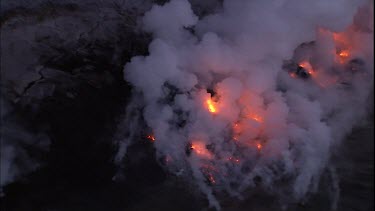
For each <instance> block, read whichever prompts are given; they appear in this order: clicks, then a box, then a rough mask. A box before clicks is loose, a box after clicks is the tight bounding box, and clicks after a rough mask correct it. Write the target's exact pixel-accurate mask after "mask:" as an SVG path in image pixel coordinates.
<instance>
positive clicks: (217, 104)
mask: <svg viewBox="0 0 375 211" xmlns="http://www.w3.org/2000/svg"><path fill="white" fill-rule="evenodd" d="M372 11H373V4H372V3H370V1H362V0H355V1H353V0H332V1H326V0H317V1H297V0H288V1H246V0H230V1H229V0H226V1H224V2H223V5H222V8H220V9H218V11H217V12H215V13H213V14H210V15H207V16H204V17H203V18H200V19H199V18H198V17H197V16H196V15H195V14H194V13H193V11H192V9H191V6H190V3H189V2H188V1H187V0H171V1H170V2H168V3H166V4H164V5H163V6H159V5H154V6H153V7H152V9H151V10H150V11H148V12H147V13H146V14H145V15H144V17H143V19H142V23H143V29H144V30H145V31H148V32H151V33H152V34H153V37H154V40H153V41H152V43H151V44H150V46H149V55H148V56H137V57H134V58H132V60H131V62H130V63H128V64H127V65H126V66H125V69H124V77H125V79H126V80H127V81H129V82H130V83H131V84H132V85H133V86H134V87H135V92H134V94H133V99H134V102H136V104H137V106H136V107H142V108H143V114H142V115H143V118H144V119H145V121H146V124H147V125H148V126H149V127H150V128H151V129H152V134H153V136H154V137H155V139H156V140H155V141H154V147H155V148H156V150H157V156H158V157H159V158H160V160H163V162H164V163H165V166H166V168H167V169H168V170H169V171H170V172H171V173H174V174H176V175H179V176H181V177H185V178H186V179H187V180H193V181H194V183H195V184H196V185H197V187H199V188H200V190H201V191H202V192H203V193H205V194H206V195H207V198H208V200H209V202H210V205H211V206H212V207H216V208H217V209H220V203H219V201H220V193H229V194H230V195H232V196H237V197H241V195H242V194H243V192H244V191H245V190H249V189H251V188H253V187H255V186H258V185H261V186H262V187H263V188H264V189H267V190H270V191H271V192H274V193H276V194H280V195H288V194H290V196H291V198H292V199H291V200H297V201H299V200H303V199H304V198H305V197H306V195H307V194H308V193H311V192H314V191H316V189H317V185H318V183H319V177H320V175H321V174H322V172H323V171H324V170H325V169H326V167H327V165H328V164H329V158H330V154H331V151H332V147H334V146H337V145H338V144H340V141H341V140H342V139H343V138H344V137H345V135H347V134H348V133H349V132H350V131H351V129H352V128H353V126H355V125H356V124H358V123H359V122H360V120H361V119H363V118H364V116H365V115H366V106H367V104H368V97H369V95H370V93H371V91H372V86H373V81H372V78H373V61H372V58H373V47H372V46H373V39H372V36H373V28H372V26H373V23H372V20H373V12H372ZM133 129H134V128H133ZM127 140H128V139H127ZM126 145H127V144H123V145H122V146H126ZM125 151H126V150H124V149H121V152H120V153H119V154H121V153H125ZM118 156H119V157H122V155H118Z"/></svg>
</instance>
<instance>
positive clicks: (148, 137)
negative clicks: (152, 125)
mask: <svg viewBox="0 0 375 211" xmlns="http://www.w3.org/2000/svg"><path fill="white" fill-rule="evenodd" d="M146 138H147V139H148V140H150V141H151V142H154V141H155V137H154V136H153V135H148V136H146Z"/></svg>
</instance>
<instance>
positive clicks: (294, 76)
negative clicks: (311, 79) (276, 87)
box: [289, 72, 297, 78]
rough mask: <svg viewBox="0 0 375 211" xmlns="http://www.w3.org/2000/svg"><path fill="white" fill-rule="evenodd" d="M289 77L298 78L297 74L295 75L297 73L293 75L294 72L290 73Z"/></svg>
mask: <svg viewBox="0 0 375 211" xmlns="http://www.w3.org/2000/svg"><path fill="white" fill-rule="evenodd" d="M289 75H290V77H292V78H297V74H295V73H293V72H291V73H289Z"/></svg>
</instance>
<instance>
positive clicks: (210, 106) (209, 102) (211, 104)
mask: <svg viewBox="0 0 375 211" xmlns="http://www.w3.org/2000/svg"><path fill="white" fill-rule="evenodd" d="M206 104H207V108H208V111H210V112H211V113H216V112H217V109H216V107H215V105H214V102H213V101H212V99H211V98H210V99H207V100H206Z"/></svg>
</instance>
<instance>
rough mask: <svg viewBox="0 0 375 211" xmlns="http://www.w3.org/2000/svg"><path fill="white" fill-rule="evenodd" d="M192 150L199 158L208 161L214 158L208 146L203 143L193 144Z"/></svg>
mask: <svg viewBox="0 0 375 211" xmlns="http://www.w3.org/2000/svg"><path fill="white" fill-rule="evenodd" d="M190 149H191V150H192V151H193V152H195V154H196V155H198V157H201V158H207V159H210V158H212V154H211V152H209V151H208V150H207V148H206V145H205V144H204V143H202V142H192V143H191V146H190Z"/></svg>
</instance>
